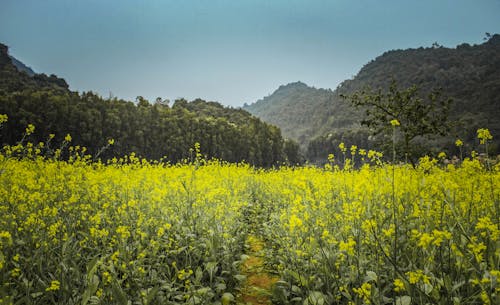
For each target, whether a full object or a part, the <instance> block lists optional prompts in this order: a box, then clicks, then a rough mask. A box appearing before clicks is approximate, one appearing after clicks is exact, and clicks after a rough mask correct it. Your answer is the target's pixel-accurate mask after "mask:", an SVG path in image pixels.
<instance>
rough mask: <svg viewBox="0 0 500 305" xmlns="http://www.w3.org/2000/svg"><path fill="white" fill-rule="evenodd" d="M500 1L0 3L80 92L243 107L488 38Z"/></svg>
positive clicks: (39, 66)
mask: <svg viewBox="0 0 500 305" xmlns="http://www.w3.org/2000/svg"><path fill="white" fill-rule="evenodd" d="M485 32H490V33H500V0H411V1H410V0H409V1H407V0H330V1H326V0H307V1H306V0H303V1H298V0H252V1H250V0H176V1H173V0H114V1H112V0H43V1H42V0H31V1H28V0H0V42H2V43H4V44H7V45H8V46H9V47H10V53H11V54H12V55H14V56H15V57H17V58H18V59H20V60H21V61H23V62H24V63H25V64H27V65H28V66H31V67H32V68H33V69H34V70H35V71H36V72H39V73H41V72H43V73H46V74H52V73H54V74H56V75H58V76H60V77H63V78H65V79H66V81H67V82H68V83H69V85H70V87H71V89H73V90H77V91H89V90H92V91H95V92H98V93H99V94H101V95H102V96H104V97H108V96H109V94H110V92H111V93H112V94H113V95H114V96H116V97H119V98H124V99H128V100H134V99H135V97H136V96H138V95H142V96H144V97H146V98H147V99H149V100H154V99H155V98H156V97H158V96H159V97H163V98H168V99H170V100H174V99H176V98H178V97H185V98H187V99H189V100H191V99H194V98H197V97H200V98H203V99H206V100H213V101H219V102H221V103H223V104H226V105H233V106H240V105H242V104H243V103H244V102H247V103H251V102H254V101H256V100H257V99H260V98H262V97H264V96H266V95H268V94H270V93H272V92H273V91H274V90H275V89H276V88H277V87H278V86H279V85H282V84H287V83H290V82H294V81H298V80H301V81H303V82H305V83H307V84H309V85H311V86H315V87H321V88H332V89H334V88H335V87H336V86H337V85H338V84H339V83H340V82H341V81H342V80H344V79H346V78H350V77H352V76H354V75H355V74H356V73H357V72H358V71H359V69H360V68H361V67H362V66H363V65H364V64H366V63H368V62H369V61H370V60H372V59H374V58H375V57H377V56H378V55H381V54H382V53H383V52H384V51H387V50H391V49H405V48H416V47H420V46H424V47H429V46H431V45H432V43H433V42H438V43H439V44H441V45H444V46H447V47H455V46H456V45H457V44H460V43H462V42H467V43H470V44H477V43H482V39H483V37H484V34H485Z"/></svg>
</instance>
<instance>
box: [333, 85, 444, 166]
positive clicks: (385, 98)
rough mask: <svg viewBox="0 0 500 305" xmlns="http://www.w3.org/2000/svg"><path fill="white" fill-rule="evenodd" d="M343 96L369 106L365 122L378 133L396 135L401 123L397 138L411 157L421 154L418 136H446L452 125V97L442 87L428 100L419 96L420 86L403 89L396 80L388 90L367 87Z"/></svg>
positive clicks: (363, 106)
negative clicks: (415, 145)
mask: <svg viewBox="0 0 500 305" xmlns="http://www.w3.org/2000/svg"><path fill="white" fill-rule="evenodd" d="M342 97H343V98H345V99H347V100H349V101H350V102H351V103H352V104H353V105H354V106H355V107H358V108H363V109H364V110H365V118H364V119H363V120H362V121H361V124H363V125H365V126H367V127H368V128H370V130H371V131H372V132H373V134H374V135H375V136H376V135H385V136H386V137H387V138H390V137H391V135H394V136H395V134H394V132H395V127H397V128H396V130H397V131H398V133H400V139H396V138H394V139H393V141H398V144H402V147H403V153H404V155H405V156H408V157H410V160H411V159H412V157H418V156H415V153H416V152H415V149H413V147H412V141H413V140H414V139H415V138H417V137H424V136H433V135H440V136H445V135H447V133H448V132H449V130H450V127H451V125H450V122H449V121H448V111H449V107H450V103H451V99H447V98H443V97H441V93H440V91H439V90H436V91H434V92H432V93H431V94H429V96H428V98H427V99H426V100H424V99H422V98H421V97H420V96H419V90H418V88H417V86H415V85H414V86H411V87H409V88H407V89H402V90H401V89H399V88H398V87H397V84H396V82H395V81H393V82H392V83H391V85H390V87H389V89H388V90H382V89H379V90H378V91H372V90H367V91H362V92H359V93H354V94H353V95H351V96H345V95H342ZM393 144H396V143H393ZM397 146H399V145H397ZM412 163H413V161H412Z"/></svg>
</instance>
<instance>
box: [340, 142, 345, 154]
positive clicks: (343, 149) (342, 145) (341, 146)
mask: <svg viewBox="0 0 500 305" xmlns="http://www.w3.org/2000/svg"><path fill="white" fill-rule="evenodd" d="M339 149H340V151H342V152H345V151H346V148H345V144H344V142H341V143H340V144H339Z"/></svg>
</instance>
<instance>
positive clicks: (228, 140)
mask: <svg viewBox="0 0 500 305" xmlns="http://www.w3.org/2000/svg"><path fill="white" fill-rule="evenodd" d="M0 51H1V54H0V57H1V58H0V113H2V114H6V115H7V116H8V118H9V119H8V121H7V122H6V123H4V125H3V127H2V129H1V130H0V134H1V141H2V142H3V144H15V143H17V142H18V141H19V140H20V139H21V138H22V137H23V133H24V132H25V128H26V126H27V125H28V124H33V125H35V127H36V131H35V132H34V133H33V134H31V135H30V136H29V139H28V140H29V141H31V142H34V143H36V142H42V141H46V140H47V139H48V138H49V137H50V135H51V134H54V135H55V136H54V138H53V139H52V140H51V141H52V143H62V142H63V140H64V137H65V136H66V135H67V134H70V135H71V137H72V145H80V146H84V147H86V148H87V149H88V152H89V153H90V154H93V155H97V154H98V152H99V151H100V150H101V149H102V148H103V147H105V146H107V143H108V141H109V140H110V139H113V140H114V144H113V145H112V146H110V147H109V148H108V149H106V150H105V151H104V152H102V154H100V157H101V158H103V159H109V158H113V157H119V156H124V155H128V154H130V153H132V152H134V153H135V154H136V155H137V156H140V157H144V158H147V159H153V160H159V159H161V158H164V159H165V160H168V161H170V162H173V163H175V162H179V161H181V160H183V159H186V158H189V157H190V156H191V152H190V150H191V149H192V148H193V147H194V145H195V143H199V144H200V150H201V151H200V152H201V153H202V154H203V155H205V156H206V157H207V158H218V159H222V160H225V161H229V162H241V161H245V162H247V163H249V164H252V165H255V166H263V167H270V166H274V165H279V164H283V163H285V162H286V163H291V164H294V163H297V162H299V161H300V158H299V157H300V156H299V154H298V146H297V145H296V144H295V143H293V142H291V141H289V140H285V139H283V137H282V136H281V131H280V130H279V128H277V127H275V126H272V125H270V124H267V123H264V122H262V121H261V120H260V119H258V118H256V117H254V116H252V115H251V114H249V113H248V112H246V111H244V110H241V109H233V108H227V107H223V106H222V105H220V104H219V103H216V102H206V101H204V100H201V99H197V100H195V101H192V102H188V101H186V100H184V99H178V100H176V101H175V102H174V103H173V105H172V106H171V107H170V106H169V105H168V104H167V103H163V102H162V101H161V99H159V100H157V101H156V102H154V103H151V102H149V101H147V100H146V99H144V98H142V97H138V98H137V101H136V103H133V102H129V101H124V100H120V99H117V98H112V99H104V98H102V97H101V96H99V95H97V94H95V93H92V92H84V93H81V94H80V93H77V92H72V91H70V90H69V89H68V87H67V84H66V82H65V81H64V80H62V79H60V78H57V77H56V76H45V75H43V74H36V75H35V77H30V76H28V75H27V74H26V73H23V72H19V71H17V69H16V68H15V67H14V66H13V65H12V62H11V61H10V58H8V54H7V48H6V47H2V48H0ZM53 145H57V144H53Z"/></svg>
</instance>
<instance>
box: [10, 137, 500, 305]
mask: <svg viewBox="0 0 500 305" xmlns="http://www.w3.org/2000/svg"><path fill="white" fill-rule="evenodd" d="M68 140H70V139H68ZM42 149H43V147H39V146H30V145H27V146H24V147H17V148H7V149H6V150H5V151H4V153H3V154H2V155H0V216H1V217H0V304H124V305H125V304H185V303H186V304H223V305H226V304H231V303H240V304H243V303H244V302H249V303H250V302H251V303H252V304H266V303H270V302H271V301H272V302H273V304H304V305H313V304H318V305H322V304H400V305H409V304H499V303H500V266H499V265H500V247H499V244H500V222H499V219H500V211H499V205H500V167H499V166H498V165H496V166H488V165H487V164H485V162H484V159H483V160H481V159H478V158H472V159H466V160H464V161H463V162H460V163H459V164H457V165H452V164H444V163H443V162H442V160H435V159H430V158H425V159H422V160H421V162H420V163H419V165H418V167H417V168H416V169H414V168H412V167H411V166H407V165H398V166H392V165H389V164H381V163H377V162H371V163H370V162H366V164H364V165H363V166H361V167H360V168H358V169H353V168H351V167H349V166H346V167H345V168H339V167H338V166H336V165H334V164H333V159H332V160H330V161H332V164H328V165H327V166H326V167H325V168H316V167H297V168H293V167H281V168H279V169H269V170H264V169H255V168H252V167H250V166H249V165H246V164H228V163H225V162H221V161H217V160H214V161H205V160H203V158H201V156H200V155H199V154H196V151H195V153H194V156H193V159H192V160H191V161H190V162H185V163H182V164H177V165H170V164H168V163H167V164H165V163H157V162H147V161H145V160H140V159H138V158H136V157H135V156H133V155H132V156H128V157H127V158H124V159H120V160H116V159H115V160H112V161H111V162H110V163H109V164H102V163H100V162H97V163H96V162H90V161H89V159H88V158H86V157H83V154H82V153H81V149H80V148H78V147H73V148H69V152H70V154H71V157H70V158H69V161H61V160H59V159H58V158H57V156H56V157H52V158H46V157H45V158H44V157H41V156H40V155H39V153H38V152H37V150H42ZM16 151H17V153H18V154H19V152H20V151H23V157H14V155H16ZM376 163H377V164H376ZM257 269H258V270H257ZM250 279H253V281H254V282H258V281H260V282H266V283H265V284H266V285H264V286H258V285H257V284H253V282H252V281H250Z"/></svg>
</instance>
